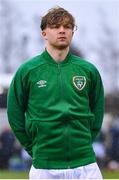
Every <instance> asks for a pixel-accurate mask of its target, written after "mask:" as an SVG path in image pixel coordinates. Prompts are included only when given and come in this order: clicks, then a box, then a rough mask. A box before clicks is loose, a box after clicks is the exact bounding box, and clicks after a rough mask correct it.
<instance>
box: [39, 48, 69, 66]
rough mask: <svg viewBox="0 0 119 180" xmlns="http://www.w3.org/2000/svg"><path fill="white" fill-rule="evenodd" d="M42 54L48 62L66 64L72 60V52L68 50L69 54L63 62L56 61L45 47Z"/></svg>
mask: <svg viewBox="0 0 119 180" xmlns="http://www.w3.org/2000/svg"><path fill="white" fill-rule="evenodd" d="M42 55H43V57H44V59H45V61H47V62H48V63H52V64H56V65H57V64H66V63H68V62H69V61H70V60H71V55H72V54H71V52H68V54H67V56H66V58H65V59H64V60H63V61H61V62H59V63H58V62H56V61H55V60H54V59H53V58H52V57H51V55H50V54H49V53H48V51H47V50H46V49H45V51H44V52H43V53H42Z"/></svg>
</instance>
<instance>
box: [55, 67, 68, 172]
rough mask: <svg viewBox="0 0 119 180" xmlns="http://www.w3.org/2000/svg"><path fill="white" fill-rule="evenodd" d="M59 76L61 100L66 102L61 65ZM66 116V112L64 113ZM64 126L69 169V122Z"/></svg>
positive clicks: (65, 121)
mask: <svg viewBox="0 0 119 180" xmlns="http://www.w3.org/2000/svg"><path fill="white" fill-rule="evenodd" d="M58 73H59V74H58V75H59V84H60V92H61V100H62V101H63V102H65V99H64V93H65V92H64V85H63V78H62V74H61V65H60V64H58ZM64 114H65V112H64ZM64 125H65V130H64V135H65V155H66V162H67V168H68V169H69V168H70V166H69V161H70V142H69V139H70V137H69V124H68V121H67V120H64Z"/></svg>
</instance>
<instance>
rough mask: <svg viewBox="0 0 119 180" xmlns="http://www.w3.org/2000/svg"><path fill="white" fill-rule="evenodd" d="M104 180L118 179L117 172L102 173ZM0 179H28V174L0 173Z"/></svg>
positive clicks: (118, 174)
mask: <svg viewBox="0 0 119 180" xmlns="http://www.w3.org/2000/svg"><path fill="white" fill-rule="evenodd" d="M102 174H103V178H104V179H119V172H111V171H107V170H105V171H103V172H102ZM0 179H28V172H13V171H1V170H0Z"/></svg>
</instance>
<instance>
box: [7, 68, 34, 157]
mask: <svg viewBox="0 0 119 180" xmlns="http://www.w3.org/2000/svg"><path fill="white" fill-rule="evenodd" d="M21 74H22V73H21V72H20V71H19V70H18V72H17V73H16V75H15V76H14V78H13V80H12V82H11V85H10V88H9V91H8V98H7V114H8V121H9V124H10V126H11V129H12V130H13V132H14V134H15V136H16V138H17V139H18V140H19V142H20V143H21V145H22V146H23V147H24V148H25V150H26V151H27V152H28V154H30V155H31V156H32V141H31V138H30V137H29V136H28V135H27V133H26V131H25V111H26V108H27V97H28V92H27V89H26V88H25V85H24V84H23V78H22V75H21Z"/></svg>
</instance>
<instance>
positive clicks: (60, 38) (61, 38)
mask: <svg viewBox="0 0 119 180" xmlns="http://www.w3.org/2000/svg"><path fill="white" fill-rule="evenodd" d="M58 39H59V40H66V37H64V36H62V37H58Z"/></svg>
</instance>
